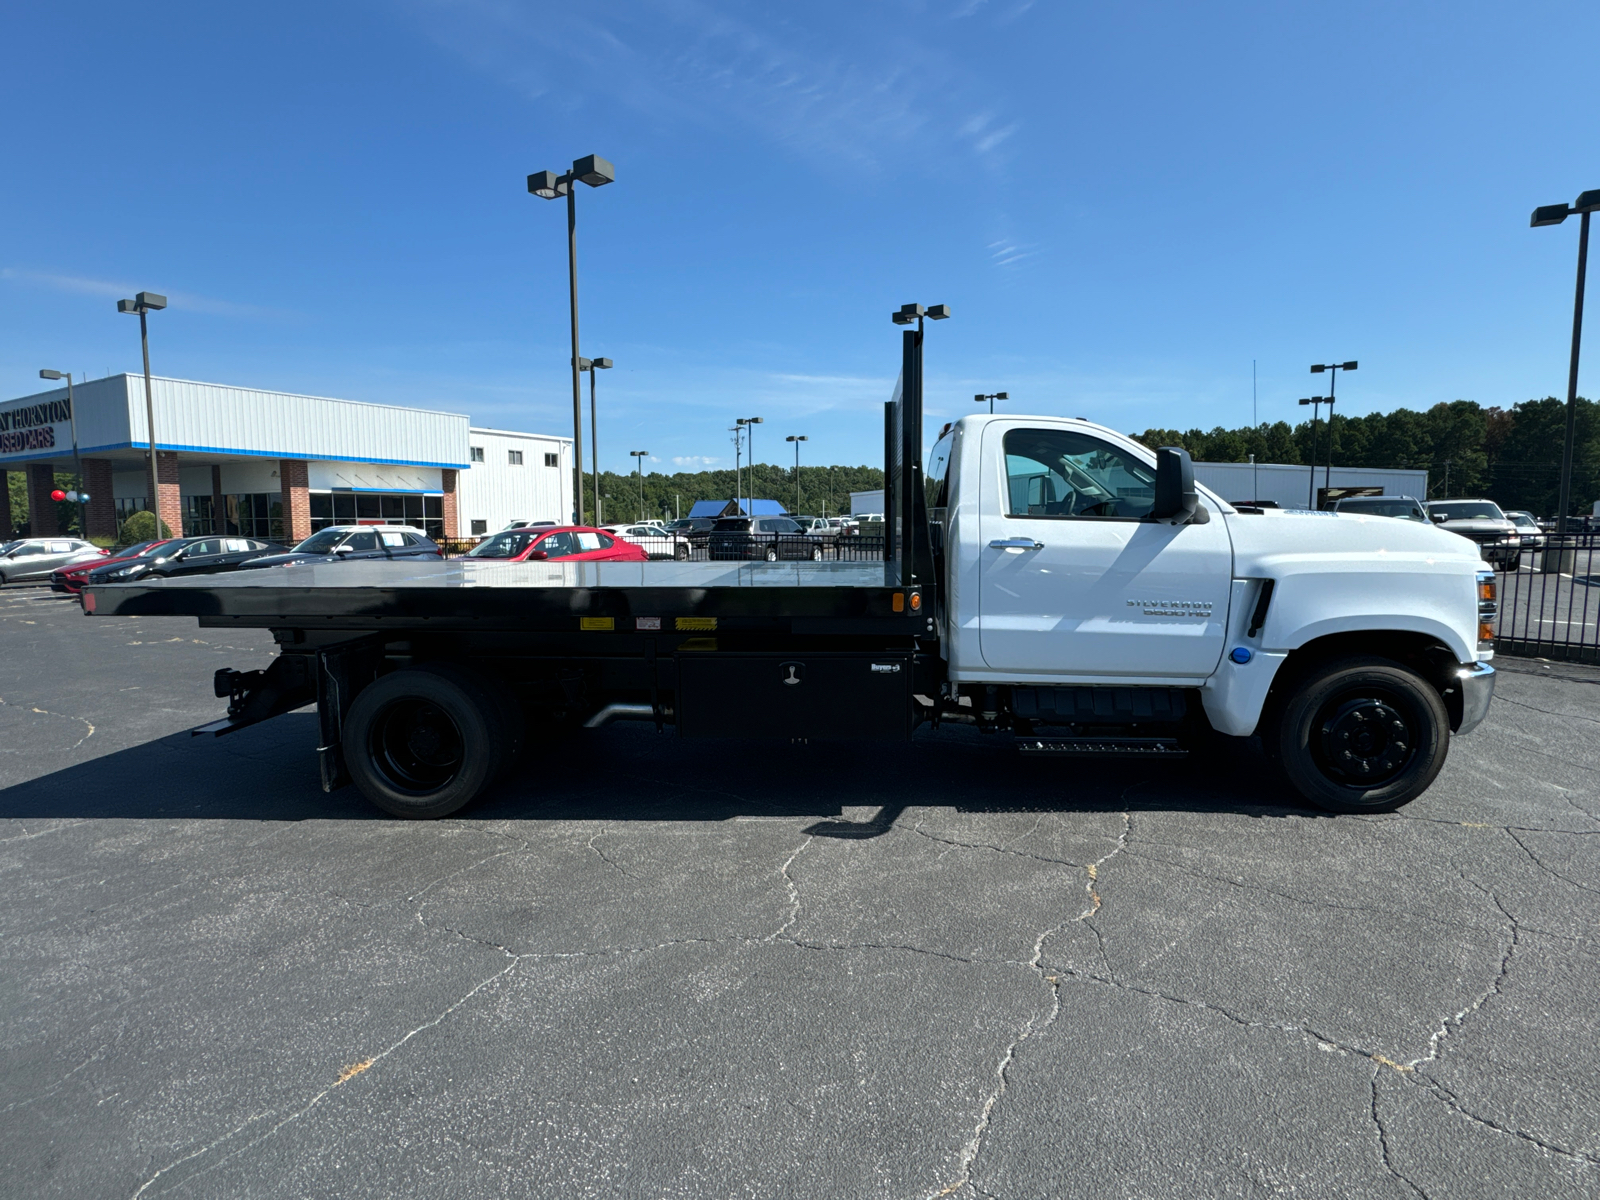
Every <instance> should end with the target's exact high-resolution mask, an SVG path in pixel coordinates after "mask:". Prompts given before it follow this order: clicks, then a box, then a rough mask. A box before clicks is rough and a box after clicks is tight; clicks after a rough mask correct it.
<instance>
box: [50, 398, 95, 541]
mask: <svg viewBox="0 0 1600 1200" xmlns="http://www.w3.org/2000/svg"><path fill="white" fill-rule="evenodd" d="M39 378H40V379H65V380H66V381H67V417H68V419H69V420H70V421H71V422H72V471H73V474H74V475H75V476H76V479H77V482H75V483H74V484H73V485H72V493H71V494H70V495H69V496H68V497H67V499H69V500H71V501H73V502H75V503H76V504H77V506H78V534H79V536H80V537H88V536H89V520H88V514H87V510H86V509H85V507H84V506H85V505H86V504H88V502H89V494H88V493H87V492H85V491H84V490H83V459H82V458H80V457H79V456H78V406H77V405H76V404H74V403H73V402H72V372H71V371H40V372H39Z"/></svg>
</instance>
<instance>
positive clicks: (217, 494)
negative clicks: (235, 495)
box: [211, 463, 228, 533]
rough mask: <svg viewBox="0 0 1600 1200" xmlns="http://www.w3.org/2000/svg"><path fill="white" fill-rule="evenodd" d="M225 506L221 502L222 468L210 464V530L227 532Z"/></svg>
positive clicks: (226, 511)
mask: <svg viewBox="0 0 1600 1200" xmlns="http://www.w3.org/2000/svg"><path fill="white" fill-rule="evenodd" d="M227 520H228V510H227V507H226V506H225V505H224V504H223V502H222V468H221V467H220V466H219V465H218V464H216V463H212V464H211V532H212V533H227V532H228V530H227V528H226V525H227Z"/></svg>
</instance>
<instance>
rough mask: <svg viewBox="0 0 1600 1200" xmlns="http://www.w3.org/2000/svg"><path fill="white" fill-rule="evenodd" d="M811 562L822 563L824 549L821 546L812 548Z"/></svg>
mask: <svg viewBox="0 0 1600 1200" xmlns="http://www.w3.org/2000/svg"><path fill="white" fill-rule="evenodd" d="M811 561H812V562H821V561H822V547H821V546H813V547H811Z"/></svg>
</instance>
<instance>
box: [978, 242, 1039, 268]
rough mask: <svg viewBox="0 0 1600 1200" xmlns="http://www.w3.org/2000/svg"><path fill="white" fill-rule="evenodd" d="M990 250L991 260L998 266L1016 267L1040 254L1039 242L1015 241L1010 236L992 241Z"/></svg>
mask: <svg viewBox="0 0 1600 1200" xmlns="http://www.w3.org/2000/svg"><path fill="white" fill-rule="evenodd" d="M988 251H989V262H990V263H992V264H993V265H994V266H997V267H1014V266H1016V265H1017V264H1018V263H1024V262H1027V261H1028V260H1029V259H1031V258H1038V257H1039V254H1040V250H1039V245H1038V243H1037V242H1015V241H1012V240H1011V239H1010V238H1001V239H1000V240H998V241H994V242H990V243H989V245H988Z"/></svg>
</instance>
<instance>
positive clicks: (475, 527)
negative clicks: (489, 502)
mask: <svg viewBox="0 0 1600 1200" xmlns="http://www.w3.org/2000/svg"><path fill="white" fill-rule="evenodd" d="M488 532H489V522H487V521H474V522H473V523H472V536H473V537H477V536H479V535H480V534H484V533H488Z"/></svg>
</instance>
